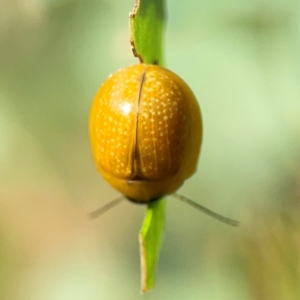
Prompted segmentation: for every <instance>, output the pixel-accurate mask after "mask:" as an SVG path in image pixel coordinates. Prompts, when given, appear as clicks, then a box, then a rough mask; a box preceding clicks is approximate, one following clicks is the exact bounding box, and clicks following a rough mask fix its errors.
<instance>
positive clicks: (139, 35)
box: [130, 0, 165, 65]
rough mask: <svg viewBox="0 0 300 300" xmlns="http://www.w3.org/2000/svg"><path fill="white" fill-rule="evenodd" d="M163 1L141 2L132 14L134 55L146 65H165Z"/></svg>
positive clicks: (148, 0) (150, 0)
mask: <svg viewBox="0 0 300 300" xmlns="http://www.w3.org/2000/svg"><path fill="white" fill-rule="evenodd" d="M164 19H165V8H164V1H163V0H140V1H136V5H135V7H134V9H133V11H132V13H131V14H130V30H131V32H130V36H131V38H130V39H131V45H132V47H133V53H134V54H135V56H138V57H139V59H140V61H141V62H144V63H146V64H156V65H162V64H163V58H162V57H163V55H162V53H163V49H162V48H163V47H162V40H163V28H164Z"/></svg>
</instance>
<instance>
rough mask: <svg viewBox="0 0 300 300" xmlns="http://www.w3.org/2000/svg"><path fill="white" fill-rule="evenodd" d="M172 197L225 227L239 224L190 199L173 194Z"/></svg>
mask: <svg viewBox="0 0 300 300" xmlns="http://www.w3.org/2000/svg"><path fill="white" fill-rule="evenodd" d="M172 196H173V197H175V198H177V199H179V200H181V201H183V202H185V203H187V204H189V205H191V206H193V207H194V208H196V209H198V210H200V211H202V212H204V213H205V214H207V215H209V216H211V217H213V218H215V219H217V220H219V221H221V222H223V223H225V224H227V225H231V226H239V223H240V222H239V221H235V220H232V219H230V218H227V217H224V216H222V215H219V214H217V213H215V212H214V211H212V210H210V209H208V208H206V207H204V206H202V205H201V204H199V203H197V202H194V201H193V200H191V199H188V198H186V197H184V196H182V195H179V194H176V193H173V194H172Z"/></svg>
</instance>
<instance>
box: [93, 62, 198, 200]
mask: <svg viewBox="0 0 300 300" xmlns="http://www.w3.org/2000/svg"><path fill="white" fill-rule="evenodd" d="M89 134H90V141H91V148H92V153H93V158H94V161H95V164H96V167H97V169H98V171H99V172H100V173H101V174H102V176H103V177H104V179H105V180H106V181H107V182H108V183H109V184H110V185H111V186H113V187H114V188H115V189H117V190H118V191H119V192H120V193H122V194H123V195H124V196H125V197H127V198H128V199H129V200H132V201H135V202H141V203H147V202H150V201H153V200H156V199H159V198H161V197H162V196H164V195H167V194H170V193H173V192H175V191H176V190H177V189H178V188H179V187H180V186H181V185H182V184H183V182H184V181H185V180H186V179H187V178H189V177H190V176H191V175H192V174H193V173H194V172H195V170H196V167H197V161H198V157H199V152H200V146H201V141H202V120H201V113H200V108H199V105H198V103H197V100H196V98H195V96H194V94H193V92H192V91H191V89H190V88H189V87H188V85H187V84H186V83H185V82H184V81H183V80H182V79H181V78H180V77H178V76H177V75H176V74H174V73H173V72H171V71H169V70H167V69H164V68H162V67H159V66H155V65H146V64H139V65H134V66H131V67H127V68H125V69H122V70H119V71H117V72H116V73H114V74H113V75H111V76H110V77H109V78H108V79H107V80H106V81H105V82H104V83H103V84H102V86H101V87H100V89H99V91H98V92H97V94H96V96H95V98H94V100H93V103H92V107H91V111H90V121H89Z"/></svg>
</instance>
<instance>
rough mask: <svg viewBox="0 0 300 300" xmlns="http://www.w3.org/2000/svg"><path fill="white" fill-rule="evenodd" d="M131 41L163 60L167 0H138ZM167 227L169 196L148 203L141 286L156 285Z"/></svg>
mask: <svg viewBox="0 0 300 300" xmlns="http://www.w3.org/2000/svg"><path fill="white" fill-rule="evenodd" d="M129 17H130V43H131V46H132V51H133V53H134V55H135V56H137V57H138V58H139V59H140V62H142V63H146V64H156V65H160V66H161V65H162V64H163V55H162V53H163V50H162V48H163V47H162V43H163V28H164V19H165V4H164V0H137V1H136V4H135V7H134V9H133V11H132V12H131V13H130V16H129ZM164 227H165V200H163V199H160V200H157V201H155V202H152V203H150V204H148V207H147V211H146V216H145V218H144V222H143V226H142V228H141V230H140V233H139V243H140V261H141V289H142V292H146V291H148V290H150V289H151V288H152V287H153V285H154V280H155V271H156V267H157V263H158V258H159V254H160V247H161V242H162V235H163V233H164Z"/></svg>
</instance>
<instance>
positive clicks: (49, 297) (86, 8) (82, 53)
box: [0, 0, 300, 300]
mask: <svg viewBox="0 0 300 300" xmlns="http://www.w3.org/2000/svg"><path fill="white" fill-rule="evenodd" d="M133 2H134V1H133V0H102V1H101V0H91V1H83V0H60V1H59V0H19V1H11V0H1V2H0V143H1V147H0V299H3V300H15V299H16V300H19V299H22V300H41V299H42V300H69V299H70V300H77V299H85V300H90V299H91V300H93V299H112V300H113V299H130V300H132V299H140V297H141V296H140V293H139V288H140V286H139V284H140V278H139V254H138V240H137V234H138V230H139V228H140V225H141V223H142V219H143V215H144V211H145V208H144V207H142V206H137V205H132V204H130V203H127V202H124V203H122V204H121V205H119V206H118V207H116V208H115V209H114V210H112V211H110V212H108V213H107V214H106V215H103V216H102V217H101V218H100V219H98V220H96V221H90V220H89V219H88V218H87V217H86V214H87V212H90V211H91V210H93V209H95V208H97V207H98V206H99V205H101V204H103V203H105V202H107V201H109V200H111V199H114V198H115V197H116V196H118V193H117V192H115V191H114V190H113V189H112V188H110V187H109V186H108V185H107V184H106V183H105V182H104V181H103V180H102V178H101V177H100V176H99V175H98V174H97V172H96V170H95V167H94V165H93V162H92V159H91V154H90V149H89V141H88V135H87V120H88V111H89V106H90V103H91V100H92V98H93V96H94V94H95V92H96V90H97V89H98V87H99V85H100V84H101V82H102V81H103V80H105V78H106V77H107V76H108V75H109V74H110V73H112V72H114V71H115V70H117V69H119V68H121V67H125V66H127V65H129V64H134V63H137V60H136V59H135V58H133V56H132V53H131V50H130V47H129V43H128V19H127V18H128V13H129V11H130V10H131V9H132V7H133V4H134V3H133ZM168 17H169V18H168V24H167V30H166V34H165V37H166V43H165V58H166V64H167V67H168V68H170V69H171V70H173V71H174V72H176V73H177V74H179V75H180V76H181V77H182V78H183V79H184V80H185V81H186V82H187V83H188V84H189V85H190V87H191V88H192V89H193V91H194V93H195V94H196V96H197V98H198V100H199V103H200V105H201V108H202V112H203V118H204V141H203V148H202V153H201V159H200V163H199V166H198V172H197V174H195V175H194V176H193V177H192V178H191V179H190V180H188V181H187V182H186V183H185V185H184V186H183V187H182V188H181V190H180V191H179V192H180V193H181V194H183V195H185V196H188V197H190V198H192V199H194V200H195V201H198V202H199V203H201V204H203V205H205V206H207V207H209V208H211V209H213V210H216V211H217V212H219V213H222V214H224V215H227V216H228V217H232V218H234V219H238V220H240V221H242V224H241V226H240V227H239V228H238V229H235V228H231V227H229V226H226V225H223V224H221V223H218V222H216V221H215V220H213V219H210V218H208V217H207V216H205V215H203V214H201V213H199V212H198V211H195V210H193V209H192V208H190V207H188V206H186V205H185V204H183V203H180V202H179V201H178V200H174V199H172V198H168V203H167V204H168V208H167V228H166V234H165V240H164V245H163V249H162V254H161V259H160V265H159V269H158V274H157V283H156V287H155V289H154V290H153V291H152V292H150V293H148V294H146V295H144V296H143V297H144V299H156V300H159V299H192V300H193V299H209V300H227V299H228V300H235V299H245V300H247V299H264V300H265V299H272V300H277V299H278V300H281V299H284V300H286V299H287V300H289V299H300V254H299V253H300V222H299V215H300V213H299V204H300V203H299V202H300V201H299V200H300V80H299V78H300V2H299V1H296V0H294V1H293V0H287V1H280V0H256V1H254V0H252V1H251V0H242V1H241V0H226V1H223V0H215V1H206V0H190V1H188V2H182V1H168Z"/></svg>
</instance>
